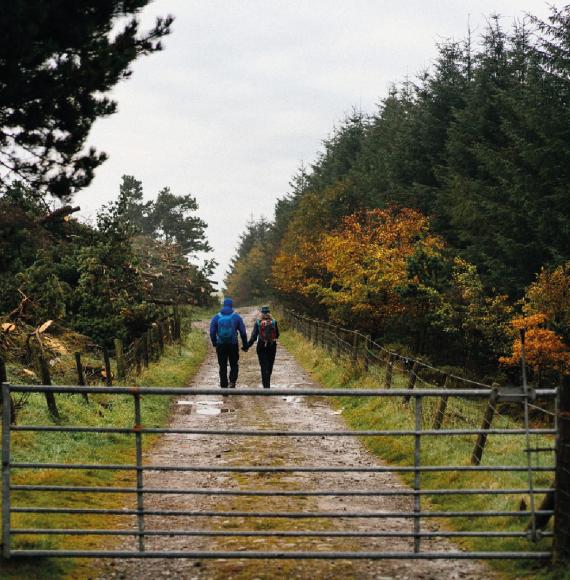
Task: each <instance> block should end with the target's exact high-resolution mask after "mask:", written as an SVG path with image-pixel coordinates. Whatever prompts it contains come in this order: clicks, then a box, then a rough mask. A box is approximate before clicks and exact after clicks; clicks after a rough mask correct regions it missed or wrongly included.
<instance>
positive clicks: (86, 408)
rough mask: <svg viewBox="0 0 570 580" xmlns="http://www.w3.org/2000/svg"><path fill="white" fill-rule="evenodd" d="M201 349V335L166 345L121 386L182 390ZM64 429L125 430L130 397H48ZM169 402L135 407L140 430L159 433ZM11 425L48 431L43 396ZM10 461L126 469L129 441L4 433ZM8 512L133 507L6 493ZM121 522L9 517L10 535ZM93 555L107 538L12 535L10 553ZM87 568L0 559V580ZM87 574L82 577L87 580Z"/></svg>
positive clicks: (67, 474)
mask: <svg viewBox="0 0 570 580" xmlns="http://www.w3.org/2000/svg"><path fill="white" fill-rule="evenodd" d="M206 350H207V341H206V336H205V335H204V334H203V333H201V332H199V331H193V332H191V333H190V334H188V335H187V337H186V339H185V340H184V344H183V345H182V348H181V349H179V346H178V345H174V346H167V347H166V349H165V353H164V355H163V357H162V358H161V360H160V362H158V363H155V364H151V365H150V366H149V368H148V369H145V370H144V371H143V373H142V374H141V375H139V376H137V377H133V378H132V379H131V380H130V381H128V384H129V385H142V386H145V385H146V386H156V387H166V386H173V387H181V386H185V385H187V384H188V383H189V382H190V380H191V378H192V377H193V376H194V374H195V373H196V371H197V369H198V368H199V366H200V364H201V363H202V361H203V360H204V357H205V355H206ZM56 398H57V403H58V407H59V410H60V414H61V417H62V424H64V425H92V426H125V427H131V426H132V425H133V421H134V416H133V399H132V396H130V395H125V396H111V395H105V394H100V395H90V401H89V403H87V402H85V401H84V400H83V398H82V397H81V396H79V395H56ZM171 403H172V399H171V398H170V397H160V396H148V397H143V400H142V422H143V424H144V425H145V427H153V426H157V427H158V426H162V425H164V424H166V423H167V422H168V418H169V415H170V412H171ZM18 424H19V425H24V424H27V425H32V424H35V425H50V424H52V422H51V420H50V418H49V415H48V413H47V410H46V404H45V400H44V398H43V395H35V394H34V395H32V396H31V397H30V399H29V401H28V403H27V404H26V406H25V407H24V408H23V409H22V410H21V411H20V413H19V415H18ZM154 440H155V438H153V437H152V436H145V437H144V438H143V442H144V447H145V449H146V450H148V449H149V448H150V447H151V446H152V444H153V441H154ZM12 458H13V461H14V462H22V461H34V462H46V463H47V462H50V463H58V462H60V463H83V464H90V463H93V464H97V463H107V464H133V463H134V461H135V450H134V438H133V437H132V436H131V435H117V434H92V433H89V434H87V433H70V434H64V433H43V434H39V433H34V432H14V433H13V434H12ZM12 483H13V484H23V483H25V484H37V485H47V484H49V485H83V486H86V485H88V486H126V487H131V486H132V485H133V483H134V474H133V473H132V472H130V471H124V472H122V471H118V472H115V471H99V470H97V471H95V470H92V471H87V470H73V471H69V470H47V469H46V470H41V471H40V470H33V471H32V470H27V469H20V470H16V469H14V470H13V471H12ZM12 498H13V499H12V502H13V505H27V506H38V507H40V506H54V505H57V506H61V507H63V506H65V507H107V508H115V507H116V508H124V507H134V498H133V497H132V496H131V495H129V496H128V497H127V496H126V494H87V493H66V494H62V493H51V492H28V491H20V492H14V493H13V496H12ZM124 523H125V518H124V517H123V518H121V517H120V516H95V515H91V516H89V515H80V516H73V522H71V523H70V522H69V516H59V515H58V514H14V515H13V516H12V527H14V528H16V527H17V528H57V527H61V528H64V527H74V528H78V527H85V528H97V527H99V528H113V527H117V528H118V527H124ZM64 540H65V547H66V549H83V550H85V549H101V548H104V547H107V548H108V547H109V542H110V540H109V539H105V538H102V537H90V536H80V537H78V536H68V537H62V536H43V537H42V536H31V535H29V536H20V535H18V536H14V537H13V538H12V548H13V549H23V548H28V549H61V548H62V546H63V543H62V542H63V541H64ZM88 565H89V564H88V563H86V562H82V561H80V560H66V559H45V560H28V561H25V560H17V561H15V560H11V561H1V560H0V578H26V579H34V578H38V579H39V578H50V579H52V578H66V577H67V578H77V577H82V573H81V572H80V571H81V570H85V571H86V572H85V573H86V574H87V571H88ZM87 575H88V574H87Z"/></svg>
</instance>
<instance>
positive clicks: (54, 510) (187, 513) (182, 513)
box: [10, 507, 554, 519]
mask: <svg viewBox="0 0 570 580" xmlns="http://www.w3.org/2000/svg"><path fill="white" fill-rule="evenodd" d="M10 511H11V513H26V514H30V513H43V514H98V515H116V516H136V515H138V513H139V512H138V511H137V510H129V509H125V510H122V509H102V508H58V507H13V508H12V509H11V510H10ZM144 513H145V515H147V516H173V517H178V516H179V517H224V518H247V517H255V518H292V519H298V518H340V519H342V518H414V517H416V516H417V513H416V512H413V511H412V512H256V511H251V512H237V511H235V512H234V511H206V510H204V511H197V510H194V511H191V510H145V512H144ZM534 513H535V515H543V516H551V515H552V514H554V510H536V511H535V512H534ZM420 515H421V516H422V517H424V518H463V517H471V518H474V517H503V516H504V517H515V518H527V517H529V516H530V515H532V512H529V511H494V510H491V511H472V512H451V511H450V512H420Z"/></svg>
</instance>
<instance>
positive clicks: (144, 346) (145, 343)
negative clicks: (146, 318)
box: [141, 331, 150, 367]
mask: <svg viewBox="0 0 570 580" xmlns="http://www.w3.org/2000/svg"><path fill="white" fill-rule="evenodd" d="M141 346H142V351H143V364H144V366H145V367H148V363H149V360H150V354H149V352H148V331H147V332H145V333H144V334H143V335H142V336H141Z"/></svg>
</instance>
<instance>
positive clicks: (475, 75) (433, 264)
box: [225, 6, 570, 383]
mask: <svg viewBox="0 0 570 580" xmlns="http://www.w3.org/2000/svg"><path fill="white" fill-rule="evenodd" d="M569 75H570V6H566V7H564V8H561V9H556V8H551V9H550V15H549V18H548V19H546V20H545V21H543V20H540V19H538V18H535V17H532V16H529V17H528V18H526V19H525V20H523V21H520V22H515V23H514V24H513V25H512V26H510V27H506V26H505V25H504V23H503V22H502V21H501V19H500V18H499V17H498V16H492V17H490V18H489V19H488V21H487V26H486V29H485V30H484V31H483V32H482V33H480V34H477V35H474V34H472V33H471V32H469V33H468V34H467V35H466V37H465V38H464V39H463V40H460V41H445V42H441V43H440V44H439V45H438V47H437V58H436V59H435V61H434V62H433V63H432V65H431V66H430V67H429V69H428V70H426V71H424V72H422V73H421V74H420V75H419V76H418V77H417V78H415V79H410V78H406V79H405V80H404V81H403V82H400V83H398V84H395V85H394V86H393V87H392V88H391V89H390V91H389V92H388V94H387V95H386V96H384V97H383V98H382V99H381V101H380V103H379V105H378V108H377V110H376V111H374V112H372V113H370V114H365V113H363V112H361V111H357V110H354V111H353V112H352V113H351V114H349V115H347V116H346V118H345V119H344V120H343V121H342V122H341V123H340V124H339V125H338V126H336V127H335V128H334V129H333V130H332V132H331V133H330V135H329V136H328V137H327V138H326V139H324V141H323V146H322V150H321V151H320V153H319V154H318V155H317V157H316V160H315V161H314V162H313V163H311V164H310V165H305V164H302V165H301V167H300V168H299V170H298V171H297V172H296V173H295V175H293V177H292V179H291V183H290V190H289V191H288V192H287V193H286V194H285V195H283V196H282V197H281V198H280V199H279V200H278V201H277V203H276V205H275V212H274V217H273V219H272V220H268V219H266V218H261V219H258V220H252V221H251V222H250V223H249V224H248V225H247V227H246V229H245V231H244V232H243V233H242V235H241V238H240V241H239V245H238V247H237V251H236V253H235V256H234V258H233V260H232V263H231V265H230V268H229V271H228V273H227V277H226V281H225V284H226V287H227V291H228V293H229V294H230V295H231V296H233V297H234V298H235V299H236V300H237V301H239V302H241V303H249V302H252V301H260V300H263V299H274V300H277V301H278V302H280V303H281V304H283V305H285V306H287V307H289V308H294V309H295V310H297V311H299V312H303V313H306V314H309V315H311V316H314V317H318V318H321V319H324V320H330V321H333V322H335V323H338V324H341V325H343V326H345V327H347V328H353V329H358V330H361V331H363V332H365V333H367V334H369V335H371V336H372V337H373V338H374V339H375V340H379V341H381V342H382V343H383V344H385V345H389V346H391V347H393V348H395V349H396V350H398V351H399V352H401V353H404V354H405V353H409V354H414V355H416V356H420V357H422V358H423V359H425V360H429V361H432V362H433V363H436V364H438V365H448V366H452V367H454V368H457V369H460V370H461V371H462V372H466V373H468V374H472V375H474V376H478V377H479V378H481V377H487V378H489V377H490V378H495V377H497V376H498V374H500V373H506V374H507V376H508V377H509V379H510V380H512V381H518V380H520V377H518V376H517V373H518V371H517V368H518V361H519V358H520V349H521V343H520V330H521V329H522V330H524V331H525V336H526V354H527V362H528V365H529V367H530V369H531V371H532V379H533V380H534V381H536V382H538V383H541V382H542V383H544V382H552V381H553V382H557V381H558V380H559V377H560V373H562V372H564V371H567V370H568V369H569V368H570V352H569V348H568V345H569V344H570V261H569V260H570V179H569V178H570V76H569Z"/></svg>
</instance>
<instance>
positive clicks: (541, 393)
mask: <svg viewBox="0 0 570 580" xmlns="http://www.w3.org/2000/svg"><path fill="white" fill-rule="evenodd" d="M9 387H10V390H11V391H12V392H14V393H100V394H117V395H120V394H123V395H133V394H134V393H139V394H140V395H181V396H185V397H194V396H199V395H210V396H211V395H219V396H221V395H223V394H224V393H222V392H221V389H220V388H219V387H217V388H211V387H209V388H198V389H196V388H192V387H183V388H175V387H106V386H102V387H99V386H97V387H82V386H66V385H33V386H30V385H9ZM491 392H492V389H485V388H480V389H417V390H416V389H414V390H413V391H411V392H410V391H408V389H360V388H358V387H354V388H352V389H346V388H345V389H335V388H331V389H323V388H321V389H283V388H279V387H276V388H271V389H252V388H249V387H244V388H240V389H232V392H231V396H232V397H234V396H245V397H249V396H252V395H253V396H256V397H283V396H286V395H291V396H296V397H303V396H319V397H320V396H322V397H394V396H396V397H403V396H404V395H406V396H407V395H409V396H410V397H441V396H442V395H447V394H449V395H450V396H455V397H473V398H476V399H487V398H489V395H490V394H491ZM500 395H501V391H499V396H500ZM528 396H532V397H533V398H534V397H536V398H540V397H554V396H556V389H535V390H534V391H533V392H532V393H531V394H529V395H528ZM513 397H515V394H513V393H511V391H509V400H512V398H513ZM517 398H520V399H521V400H523V399H524V398H525V395H524V394H523V393H522V391H521V393H520V394H518V396H517Z"/></svg>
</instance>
